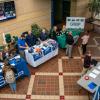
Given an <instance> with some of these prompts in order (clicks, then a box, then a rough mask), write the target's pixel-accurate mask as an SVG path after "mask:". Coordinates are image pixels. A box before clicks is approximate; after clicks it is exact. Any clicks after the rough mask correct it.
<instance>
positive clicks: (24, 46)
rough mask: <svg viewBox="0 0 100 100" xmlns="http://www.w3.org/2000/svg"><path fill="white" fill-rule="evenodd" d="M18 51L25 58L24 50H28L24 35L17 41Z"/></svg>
mask: <svg viewBox="0 0 100 100" xmlns="http://www.w3.org/2000/svg"><path fill="white" fill-rule="evenodd" d="M17 45H18V50H19V53H20V55H21V56H22V57H23V58H25V54H24V50H25V49H27V48H28V45H27V43H26V42H25V36H24V35H23V34H22V35H21V37H20V38H19V39H18V41H17Z"/></svg>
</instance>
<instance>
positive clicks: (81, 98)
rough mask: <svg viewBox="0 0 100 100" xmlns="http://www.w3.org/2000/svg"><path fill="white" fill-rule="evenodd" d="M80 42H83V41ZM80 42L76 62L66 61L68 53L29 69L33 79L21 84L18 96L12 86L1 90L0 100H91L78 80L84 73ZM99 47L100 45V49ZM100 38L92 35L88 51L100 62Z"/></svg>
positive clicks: (25, 79)
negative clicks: (12, 91)
mask: <svg viewBox="0 0 100 100" xmlns="http://www.w3.org/2000/svg"><path fill="white" fill-rule="evenodd" d="M79 41H80V39H79ZM80 43H81V42H79V43H78V44H77V45H76V46H74V48H73V54H72V55H73V57H74V58H73V59H68V58H67V57H66V55H65V54H66V53H65V49H59V54H58V55H57V56H56V57H54V58H53V59H50V60H49V61H47V62H46V63H44V64H42V65H40V66H38V67H37V68H33V67H31V66H28V67H29V70H30V72H31V77H29V78H28V77H25V78H23V79H18V80H17V93H16V94H12V93H11V90H10V88H9V86H8V85H7V86H5V87H3V88H1V89H0V100H16V99H18V100H88V93H87V91H86V90H84V89H83V90H82V91H81V92H80V93H79V89H80V86H79V85H78V84H77V80H78V79H79V78H80V73H81V71H82V66H83V64H82V59H81V53H80V50H81V49H79V46H80ZM98 44H99V45H98ZM99 47H100V34H94V33H91V39H90V40H89V44H88V48H87V49H88V50H91V52H92V56H93V57H95V58H96V59H97V60H98V61H100V48H99Z"/></svg>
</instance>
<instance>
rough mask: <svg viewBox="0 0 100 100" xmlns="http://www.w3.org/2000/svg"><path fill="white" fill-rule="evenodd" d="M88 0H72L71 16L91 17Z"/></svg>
mask: <svg viewBox="0 0 100 100" xmlns="http://www.w3.org/2000/svg"><path fill="white" fill-rule="evenodd" d="M88 2H89V0H71V16H81V17H86V18H89V17H90V13H89V10H88Z"/></svg>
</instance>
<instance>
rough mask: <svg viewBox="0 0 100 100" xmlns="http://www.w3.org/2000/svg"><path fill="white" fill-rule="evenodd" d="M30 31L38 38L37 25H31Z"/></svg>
mask: <svg viewBox="0 0 100 100" xmlns="http://www.w3.org/2000/svg"><path fill="white" fill-rule="evenodd" d="M31 30H32V33H33V34H34V35H35V36H36V37H39V36H40V33H41V28H40V27H39V26H38V25H37V24H32V25H31Z"/></svg>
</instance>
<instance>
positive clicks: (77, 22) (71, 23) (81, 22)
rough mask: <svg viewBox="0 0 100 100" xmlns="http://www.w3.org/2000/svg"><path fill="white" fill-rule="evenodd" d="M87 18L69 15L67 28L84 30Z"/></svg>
mask: <svg viewBox="0 0 100 100" xmlns="http://www.w3.org/2000/svg"><path fill="white" fill-rule="evenodd" d="M84 26H85V18H84V17H67V18H66V28H67V29H80V30H84Z"/></svg>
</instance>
